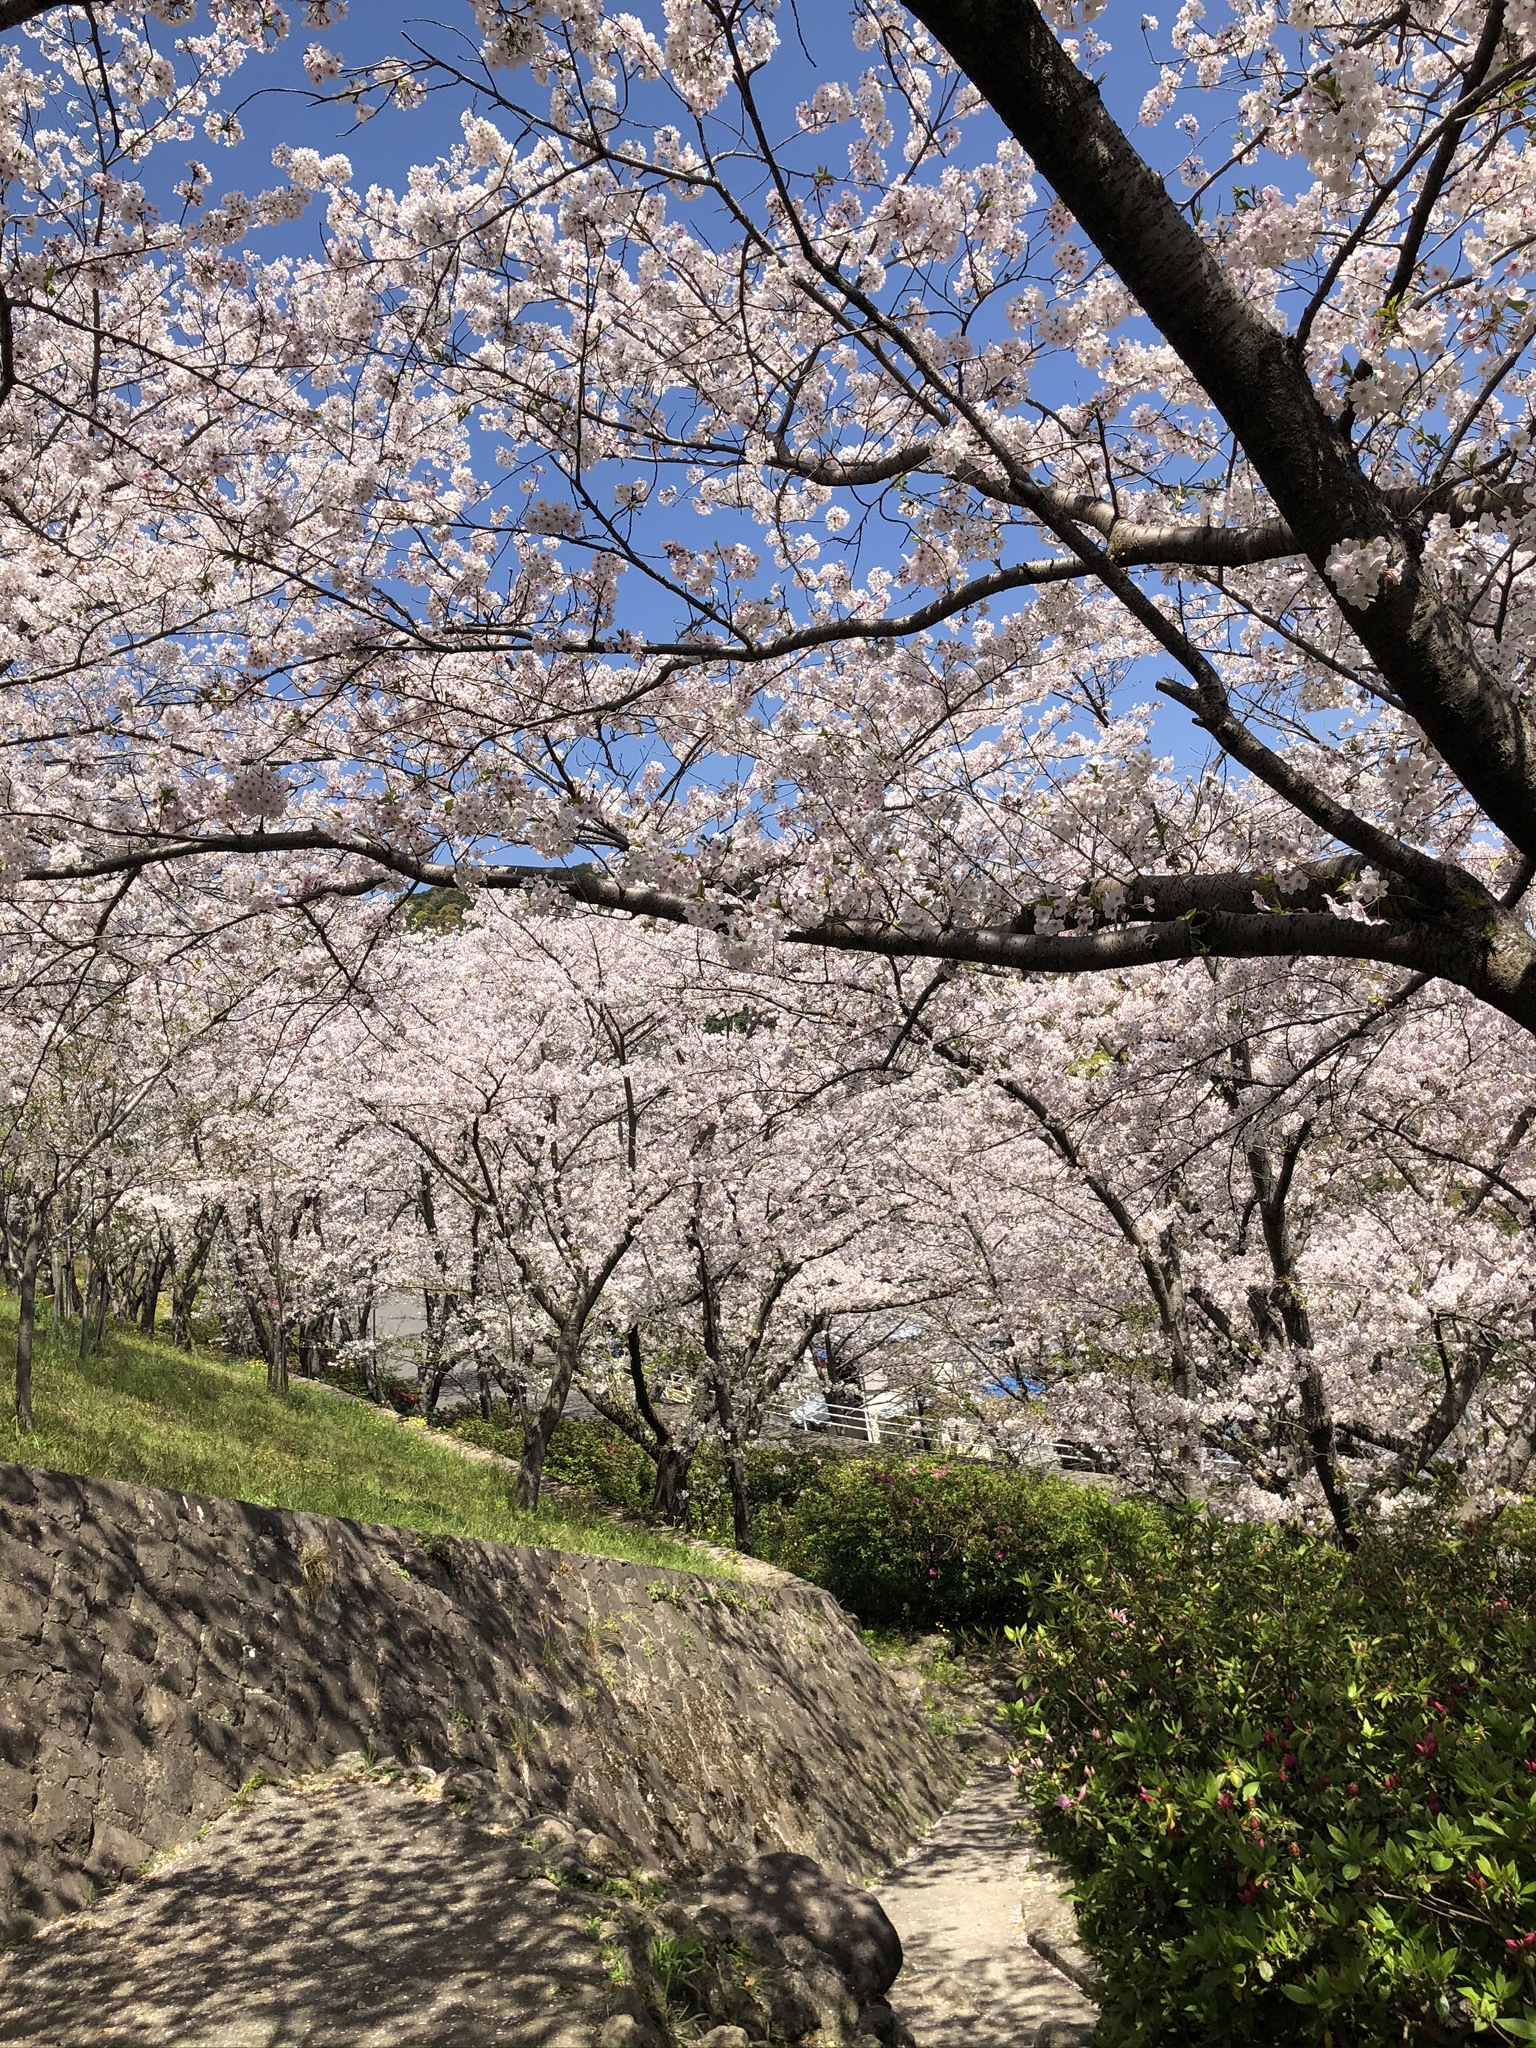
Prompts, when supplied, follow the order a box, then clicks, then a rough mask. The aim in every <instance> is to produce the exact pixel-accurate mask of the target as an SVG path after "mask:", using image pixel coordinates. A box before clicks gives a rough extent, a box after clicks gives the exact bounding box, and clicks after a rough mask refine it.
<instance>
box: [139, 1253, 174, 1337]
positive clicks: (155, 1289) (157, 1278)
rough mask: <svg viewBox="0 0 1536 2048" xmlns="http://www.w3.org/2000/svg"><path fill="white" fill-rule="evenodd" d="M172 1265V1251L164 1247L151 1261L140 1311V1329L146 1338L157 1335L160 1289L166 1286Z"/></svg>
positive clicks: (145, 1279)
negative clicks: (156, 1320) (167, 1273)
mask: <svg viewBox="0 0 1536 2048" xmlns="http://www.w3.org/2000/svg"><path fill="white" fill-rule="evenodd" d="M170 1263H171V1255H170V1251H169V1249H168V1248H167V1247H166V1246H164V1245H162V1246H161V1247H160V1249H159V1251H157V1252H156V1254H155V1256H154V1258H153V1259H152V1260H151V1261H150V1265H149V1270H148V1272H147V1273H146V1274H145V1276H144V1300H143V1303H142V1304H141V1306H140V1310H139V1328H140V1329H141V1330H142V1331H143V1332H144V1334H145V1336H146V1337H153V1335H154V1334H155V1318H156V1316H157V1315H158V1314H159V1310H160V1289H161V1287H162V1286H163V1285H164V1284H165V1276H166V1272H167V1270H168V1269H169V1267H170Z"/></svg>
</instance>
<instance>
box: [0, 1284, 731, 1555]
mask: <svg viewBox="0 0 1536 2048" xmlns="http://www.w3.org/2000/svg"><path fill="white" fill-rule="evenodd" d="M15 1340H16V1303H15V1299H14V1297H9V1296H4V1297H0V1403H3V1406H4V1414H3V1418H0V1460H5V1461H8V1462H12V1463H15V1464H18V1465H35V1466H41V1467H43V1468H45V1469H47V1470H49V1471H54V1472H79V1473H85V1474H89V1475H91V1476H92V1477H95V1478H99V1479H127V1480H132V1481H134V1482H136V1483H137V1484H139V1485H142V1486H163V1487H166V1488H167V1489H169V1490H171V1491H173V1492H177V1493H203V1494H213V1495H216V1496H219V1497H221V1498H223V1499H228V1500H245V1501H254V1502H257V1503H258V1504H260V1505H262V1506H265V1507H277V1508H303V1509H307V1510H308V1511H309V1512H311V1513H313V1514H319V1515H342V1516H346V1517H347V1518H349V1519H350V1520H353V1521H358V1522H383V1523H385V1524H387V1525H389V1526H390V1527H393V1528H399V1529H417V1530H420V1531H421V1532H422V1533H423V1534H425V1535H436V1534H442V1535H449V1536H480V1537H486V1538H488V1539H489V1540H491V1541H492V1542H496V1543H537V1544H544V1545H546V1546H548V1547H549V1548H552V1549H558V1550H575V1551H581V1552H583V1553H585V1554H586V1555H588V1556H592V1557H618V1558H627V1559H630V1560H631V1561H633V1562H635V1563H638V1564H648V1565H661V1566H675V1567H678V1568H680V1569H683V1570H687V1571H694V1572H701V1571H702V1572H708V1573H710V1574H711V1575H712V1576H718V1575H719V1568H718V1566H716V1565H714V1564H712V1563H711V1562H709V1561H707V1560H706V1559H704V1558H703V1557H702V1556H701V1554H700V1553H698V1552H696V1551H694V1550H691V1549H688V1548H686V1547H685V1546H684V1545H682V1544H680V1543H675V1542H672V1541H670V1540H669V1539H668V1538H666V1537H663V1536H659V1535H652V1534H651V1533H650V1532H649V1531H647V1530H644V1529H633V1528H628V1527H625V1526H622V1525H620V1524H618V1523H614V1522H608V1521H604V1520H602V1519H601V1518H600V1517H598V1516H595V1515H594V1516H581V1515H572V1514H569V1513H562V1512H559V1511H555V1510H545V1509H540V1510H539V1511H538V1512H537V1513H536V1514H532V1515H529V1514H523V1513H520V1512H519V1511H518V1509H517V1508H515V1507H514V1506H513V1504H512V1499H511V1492H510V1482H511V1477H512V1475H511V1474H510V1473H509V1472H506V1471H504V1470H501V1469H499V1468H497V1467H495V1466H486V1465H478V1464H473V1463H471V1462H470V1461H469V1460H468V1459H467V1458H463V1457H460V1456H459V1455H457V1454H456V1453H455V1452H454V1451H452V1450H450V1449H448V1447H447V1446H446V1445H445V1444H443V1443H442V1442H441V1441H438V1440H437V1439H436V1438H435V1437H434V1436H432V1435H430V1434H429V1433H428V1432H427V1431H425V1430H423V1429H415V1428H409V1427H407V1428H402V1427H401V1426H400V1425H399V1424H398V1423H396V1422H395V1421H394V1420H393V1419H392V1418H390V1417H387V1416H385V1415H383V1414H381V1413H380V1412H379V1411H378V1410H377V1409H374V1408H371V1407H369V1406H367V1405H366V1404H364V1403H362V1402H357V1401H343V1400H338V1399H337V1398H336V1396H335V1395H334V1394H328V1393H325V1392H323V1391H322V1390H321V1389H320V1388H317V1387H313V1386H309V1385H306V1384H305V1383H304V1382H303V1381H297V1382H295V1384H294V1385H293V1386H292V1387H291V1388H290V1390H289V1392H288V1393H287V1394H286V1395H272V1394H269V1393H268V1392H267V1386H266V1376H265V1373H264V1371H263V1369H262V1367H260V1366H259V1365H243V1364H237V1363H233V1362H231V1361H230V1360H227V1359H223V1358H217V1357H212V1356H210V1355H208V1354H207V1353H198V1354H197V1355H196V1356H188V1355H187V1354H186V1353H184V1352H180V1351H176V1350H173V1349H172V1347H171V1346H170V1345H169V1344H167V1343H164V1342H162V1341H160V1340H159V1339H156V1338H150V1337H143V1336H139V1335H138V1334H137V1333H135V1332H133V1331H130V1330H126V1329H109V1330H108V1331H107V1334H106V1338H105V1341H104V1343H103V1345H102V1348H101V1350H100V1352H98V1353H97V1354H96V1355H95V1356H94V1357H93V1358H91V1359H90V1360H89V1361H88V1362H87V1363H86V1364H85V1365H83V1366H82V1365H80V1364H79V1363H78V1362H77V1358H76V1353H75V1343H76V1340H75V1336H74V1332H73V1331H72V1330H71V1329H70V1327H69V1326H68V1325H65V1326H63V1327H62V1328H60V1330H59V1331H58V1332H57V1341H55V1333H54V1332H53V1331H52V1330H51V1329H50V1328H49V1327H48V1325H47V1323H46V1321H44V1320H40V1323H39V1328H38V1345H37V1356H36V1359H35V1363H34V1371H33V1394H32V1405H33V1412H34V1417H35V1420H36V1425H37V1426H36V1428H35V1429H33V1430H32V1431H31V1432H30V1433H29V1434H26V1435H23V1434H22V1432H21V1431H20V1430H19V1429H18V1428H17V1427H16V1421H15V1415H14V1411H13V1409H12V1405H11V1402H12V1384H13V1383H12V1377H11V1375H12V1371H13V1368H14V1362H15V1355H16V1354H15Z"/></svg>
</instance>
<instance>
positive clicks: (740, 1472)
mask: <svg viewBox="0 0 1536 2048" xmlns="http://www.w3.org/2000/svg"><path fill="white" fill-rule="evenodd" d="M725 1474H726V1478H727V1479H728V1480H729V1481H730V1487H731V1521H732V1524H733V1526H734V1530H735V1537H736V1548H737V1549H738V1550H739V1551H740V1552H741V1553H742V1555H743V1556H744V1557H751V1556H753V1555H754V1552H753V1549H752V1495H751V1492H750V1491H749V1490H748V1487H747V1460H746V1457H745V1454H744V1453H743V1451H742V1448H741V1445H740V1444H737V1443H728V1444H727V1445H726V1447H725Z"/></svg>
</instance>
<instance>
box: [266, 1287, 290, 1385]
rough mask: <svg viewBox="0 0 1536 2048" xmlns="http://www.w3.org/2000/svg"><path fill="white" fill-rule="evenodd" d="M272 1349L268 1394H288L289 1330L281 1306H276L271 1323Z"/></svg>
mask: <svg viewBox="0 0 1536 2048" xmlns="http://www.w3.org/2000/svg"><path fill="white" fill-rule="evenodd" d="M270 1327H271V1333H272V1334H271V1348H270V1350H269V1351H268V1353H267V1392H268V1393H269V1394H286V1393H287V1391H288V1328H287V1325H286V1324H285V1322H284V1321H283V1312H282V1309H281V1306H279V1305H276V1304H274V1306H273V1309H272V1322H271V1326H270Z"/></svg>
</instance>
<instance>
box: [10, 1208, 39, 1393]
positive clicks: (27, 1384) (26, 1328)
mask: <svg viewBox="0 0 1536 2048" xmlns="http://www.w3.org/2000/svg"><path fill="white" fill-rule="evenodd" d="M42 1252H43V1214H42V1211H41V1210H40V1209H34V1210H33V1212H32V1214H31V1215H30V1216H29V1217H28V1219H27V1234H26V1237H25V1239H24V1241H23V1243H22V1248H21V1270H20V1272H19V1274H18V1276H17V1278H18V1283H19V1284H18V1289H17V1294H18V1301H17V1314H16V1426H17V1428H18V1429H21V1430H25V1431H29V1432H30V1430H31V1428H32V1343H33V1338H34V1336H35V1335H36V1332H37V1266H38V1261H39V1259H40V1258H41V1257H42Z"/></svg>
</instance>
